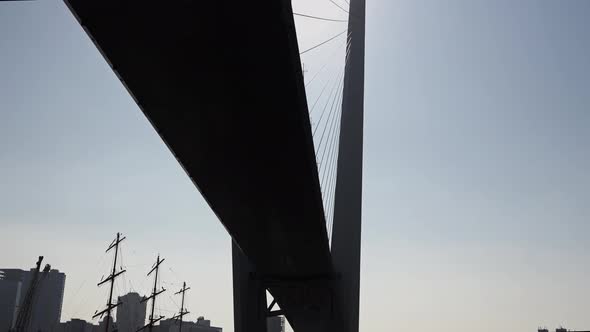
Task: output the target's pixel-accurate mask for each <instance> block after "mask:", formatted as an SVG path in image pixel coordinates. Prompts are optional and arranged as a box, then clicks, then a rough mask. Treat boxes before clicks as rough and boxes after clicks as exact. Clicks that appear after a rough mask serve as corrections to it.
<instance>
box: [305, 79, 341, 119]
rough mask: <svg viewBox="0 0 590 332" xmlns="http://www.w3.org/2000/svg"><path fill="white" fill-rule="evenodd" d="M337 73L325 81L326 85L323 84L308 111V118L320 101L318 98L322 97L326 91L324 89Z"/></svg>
mask: <svg viewBox="0 0 590 332" xmlns="http://www.w3.org/2000/svg"><path fill="white" fill-rule="evenodd" d="M338 73H339V71H338V72H336V73H334V75H332V77H330V79H328V80H327V81H326V84H324V87H323V88H322V91H320V94H319V95H318V97H317V98H316V100H315V101H314V102H313V105H312V106H311V108H310V109H309V116H310V117H311V114H312V113H313V110H314V109H315V106H316V104H317V103H318V101H319V100H320V97H322V95H323V94H324V91H325V90H326V88H327V87H328V84H329V83H330V82H331V81H332V79H334V78H336V74H338Z"/></svg>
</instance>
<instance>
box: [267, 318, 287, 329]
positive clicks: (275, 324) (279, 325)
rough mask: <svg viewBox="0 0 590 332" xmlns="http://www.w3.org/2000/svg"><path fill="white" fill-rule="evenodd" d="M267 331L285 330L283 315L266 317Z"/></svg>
mask: <svg viewBox="0 0 590 332" xmlns="http://www.w3.org/2000/svg"><path fill="white" fill-rule="evenodd" d="M266 330H267V332H285V317H283V316H275V317H268V318H267V319H266Z"/></svg>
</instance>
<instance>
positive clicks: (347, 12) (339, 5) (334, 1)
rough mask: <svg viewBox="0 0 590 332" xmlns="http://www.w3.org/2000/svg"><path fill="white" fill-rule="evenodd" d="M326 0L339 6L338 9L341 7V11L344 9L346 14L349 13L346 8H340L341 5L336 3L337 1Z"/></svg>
mask: <svg viewBox="0 0 590 332" xmlns="http://www.w3.org/2000/svg"><path fill="white" fill-rule="evenodd" d="M328 1H330V2H331V3H333V4H334V6H336V7H338V8H340V9H341V10H342V11H344V12H345V13H347V14H350V13H349V12H348V10H346V9H344V8H342V7H341V6H340V5H339V4H337V3H336V2H335V1H334V0H328Z"/></svg>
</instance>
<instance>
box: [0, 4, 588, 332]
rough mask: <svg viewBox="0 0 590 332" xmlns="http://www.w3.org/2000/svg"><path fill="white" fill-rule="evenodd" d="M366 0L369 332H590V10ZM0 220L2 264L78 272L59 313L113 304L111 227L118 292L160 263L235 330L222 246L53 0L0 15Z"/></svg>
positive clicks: (141, 284)
mask: <svg viewBox="0 0 590 332" xmlns="http://www.w3.org/2000/svg"><path fill="white" fill-rule="evenodd" d="M324 2H325V3H324ZM367 2H368V3H367V44H366V105H365V107H366V110H365V112H366V113H365V115H366V117H365V118H366V122H365V134H366V136H365V161H364V162H365V169H364V174H365V182H364V216H363V222H364V225H363V263H362V285H361V297H362V298H361V331H394V330H410V331H423V330H431V329H436V330H437V331H442V332H445V331H448V332H451V331H452V332H467V331H473V330H474V329H477V330H478V331H482V332H488V331H489V332H492V331H498V330H503V331H535V330H536V328H537V327H538V326H547V327H549V328H550V329H554V328H555V327H557V326H558V325H564V326H566V327H568V328H570V329H590V315H589V314H588V312H589V310H590V307H589V305H588V301H587V300H588V299H589V298H590V285H589V284H588V280H590V265H589V264H588V262H590V243H589V242H588V234H590V223H589V219H590V173H589V170H590V149H589V148H588V146H589V145H590V130H589V128H590V34H589V33H588V32H589V31H590V20H588V17H589V16H590V2H588V1H582V0H580V1H573V0H572V1H560V2H558V1H537V0H521V1H518V2H515V1H508V0H497V1H477V0H454V1H437V0H431V1H426V0H425V1H401V0H398V1H386V0H367ZM294 8H295V9H296V11H299V12H305V13H309V14H316V15H320V16H327V17H328V16H329V17H338V18H340V17H342V14H343V13H342V12H339V11H338V9H337V8H334V7H333V6H331V5H330V3H329V2H328V0H325V1H324V0H321V1H318V0H316V1H310V0H294ZM297 23H298V25H297V28H298V32H299V37H300V43H301V45H302V47H301V48H305V47H304V46H305V45H309V46H311V45H314V44H316V42H320V41H322V40H325V39H327V38H329V37H331V36H333V35H335V34H336V33H338V32H340V30H341V29H342V27H341V26H338V25H334V24H336V23H329V22H313V21H302V20H301V19H298V20H297ZM314 38H315V39H314ZM339 45H341V44H340V42H339V41H338V40H335V43H334V44H332V46H330V45H327V47H339ZM324 52H328V51H324ZM325 54H326V56H327V55H329V52H328V53H325ZM303 61H304V62H305V63H306V70H308V73H309V74H310V75H311V74H312V73H313V72H314V71H315V70H317V69H318V66H319V63H320V62H318V61H319V60H314V59H309V58H305V57H304V59H303ZM320 87H321V84H320ZM314 93H317V91H315V90H313V87H312V88H310V90H309V94H310V96H311V95H313V94H314ZM0 226H1V229H2V231H1V232H0V267H17V268H30V267H32V266H33V265H34V263H35V260H36V256H38V255H41V254H43V255H45V257H46V261H47V262H48V263H51V264H52V265H53V267H54V268H57V269H59V270H61V271H64V272H65V273H66V274H67V282H66V292H65V301H64V308H63V309H64V310H63V316H62V320H66V319H70V318H72V317H81V318H85V319H89V318H90V317H91V316H92V314H93V313H94V311H95V310H96V309H99V308H101V307H102V306H104V303H105V301H106V295H105V291H106V289H98V288H97V287H96V283H97V282H98V281H99V279H100V277H101V275H106V274H108V264H109V262H110V257H109V256H108V255H104V249H106V247H107V246H108V244H109V243H110V241H111V240H112V239H113V238H114V235H115V233H116V232H117V231H120V232H122V233H124V234H125V235H126V236H127V237H128V239H127V240H126V241H125V242H124V246H123V259H124V265H126V266H127V268H128V270H129V272H128V273H127V275H126V277H125V280H121V281H120V282H119V283H118V284H117V288H118V289H117V290H118V291H121V292H122V291H128V290H138V291H140V292H142V293H146V292H147V291H148V290H147V289H148V287H149V283H150V280H149V279H147V278H146V277H145V273H147V271H148V270H149V267H150V265H151V263H152V262H153V261H154V260H155V257H156V255H157V254H158V253H160V254H161V255H162V256H163V257H164V258H165V259H166V261H165V263H164V264H163V266H164V267H163V280H165V282H166V283H167V284H164V286H165V287H166V288H169V289H170V290H174V291H176V288H179V287H180V283H181V281H182V280H186V281H187V283H189V285H190V286H191V287H192V290H191V291H190V292H189V293H188V294H189V296H188V306H189V309H190V311H191V312H193V313H194V314H193V315H192V317H190V318H191V319H195V318H196V316H198V315H205V316H207V317H208V318H210V319H211V320H212V322H213V324H215V325H219V326H222V327H224V329H225V330H226V331H232V330H233V317H232V288H231V256H230V239H229V237H228V235H227V234H226V233H225V231H224V229H223V227H222V226H221V224H220V223H219V222H218V221H217V220H216V218H215V216H214V215H213V213H212V212H211V211H210V210H209V208H208V206H207V205H206V203H205V202H204V201H203V199H202V198H201V196H200V194H199V193H198V191H197V190H196V189H195V188H194V186H193V185H192V183H191V182H190V181H189V179H188V178H187V177H186V175H185V174H184V172H183V171H182V169H181V168H180V166H179V165H178V164H177V162H176V161H175V160H174V158H173V157H172V155H171V154H170V152H169V151H168V150H167V148H166V147H165V145H164V144H163V143H162V141H161V140H160V138H159V137H158V136H157V134H156V133H155V131H154V130H153V129H152V127H151V126H150V124H149V123H148V121H147V120H146V119H145V118H144V116H143V115H142V113H141V112H140V111H139V109H138V108H137V106H136V105H135V104H134V102H133V100H132V99H131V98H130V97H129V95H128V94H127V92H126V91H125V89H124V88H123V86H122V85H121V84H120V83H119V81H118V80H117V79H116V77H115V75H114V74H113V73H112V71H111V70H110V68H108V66H107V64H106V63H105V61H104V60H103V59H102V57H101V56H100V54H99V53H98V52H97V50H96V49H95V47H94V46H93V45H92V43H91V42H90V40H89V39H88V37H87V36H86V34H85V33H84V32H83V30H82V29H81V27H80V26H79V25H78V23H77V22H76V21H75V20H74V18H73V17H72V15H71V14H70V13H69V11H68V10H67V9H66V7H65V5H64V4H63V3H62V2H60V1H57V0H38V1H35V2H13V3H4V2H2V3H0ZM172 293H173V292H172V291H169V292H168V295H165V296H163V298H162V303H161V305H160V312H161V313H162V314H164V315H169V314H170V313H171V312H169V311H175V310H177V307H176V304H177V303H178V302H179V299H177V298H173V297H172V296H171V294H172Z"/></svg>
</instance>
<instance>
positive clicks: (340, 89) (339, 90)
mask: <svg viewBox="0 0 590 332" xmlns="http://www.w3.org/2000/svg"><path fill="white" fill-rule="evenodd" d="M346 65H347V63H345V64H344V68H345V70H346ZM341 78H342V80H341V81H340V82H339V85H338V90H337V91H338V92H337V94H336V96H335V97H334V99H333V100H332V106H330V112H329V114H328V120H326V126H324V130H323V131H322V137H321V139H320V142H319V144H318V148H320V147H321V146H322V141H323V140H324V134H325V133H326V127H327V123H329V122H330V118H331V116H332V111H333V110H334V102H335V101H336V99H338V98H340V97H339V95H340V96H343V93H344V87H343V85H344V74H343V75H342V76H341ZM339 80H340V79H339ZM336 108H338V106H336ZM318 126H319V123H318ZM316 129H317V127H316ZM313 134H315V130H314V132H313ZM313 134H312V136H313ZM316 157H317V155H316Z"/></svg>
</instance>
